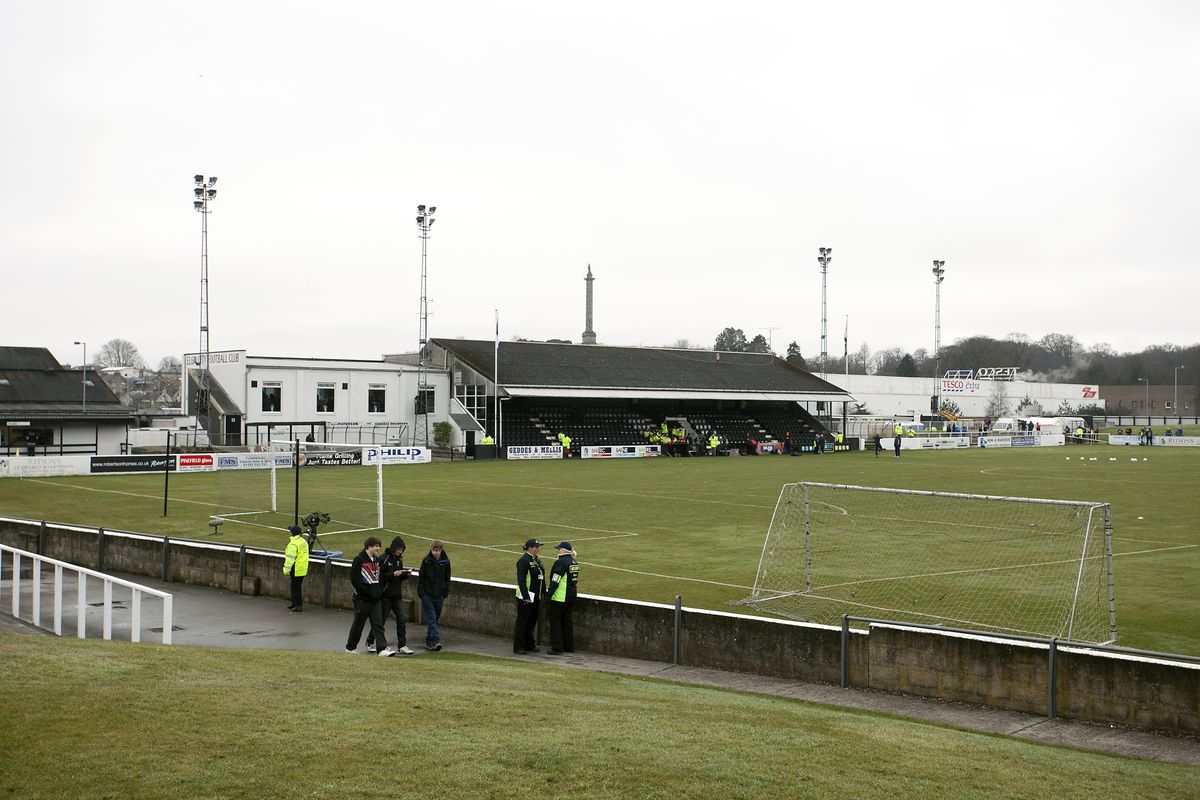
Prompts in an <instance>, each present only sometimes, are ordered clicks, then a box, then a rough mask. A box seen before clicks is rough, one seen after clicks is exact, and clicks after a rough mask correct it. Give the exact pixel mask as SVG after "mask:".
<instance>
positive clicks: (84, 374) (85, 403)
mask: <svg viewBox="0 0 1200 800" xmlns="http://www.w3.org/2000/svg"><path fill="white" fill-rule="evenodd" d="M75 344H81V345H83V413H84V415H85V416H86V415H87V342H76V343H75ZM1175 374H1176V375H1178V374H1179V373H1178V372H1176V373H1175Z"/></svg>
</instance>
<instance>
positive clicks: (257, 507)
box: [214, 441, 384, 534]
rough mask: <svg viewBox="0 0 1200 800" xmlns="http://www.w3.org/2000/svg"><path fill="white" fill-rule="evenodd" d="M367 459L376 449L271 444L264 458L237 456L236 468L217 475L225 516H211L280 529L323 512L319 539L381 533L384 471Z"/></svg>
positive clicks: (374, 460)
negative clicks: (325, 519) (324, 519)
mask: <svg viewBox="0 0 1200 800" xmlns="http://www.w3.org/2000/svg"><path fill="white" fill-rule="evenodd" d="M372 454H374V455H377V454H378V448H377V447H374V446H364V445H361V444H329V443H323V442H297V441H272V442H270V446H269V447H268V448H267V450H266V452H261V453H252V454H242V455H239V456H237V457H236V459H231V460H235V461H237V462H238V465H237V466H236V467H227V468H223V469H221V470H220V482H221V501H222V502H221V505H222V506H223V507H224V509H225V510H223V511H222V513H219V514H215V515H214V516H218V517H222V518H224V519H228V520H230V521H232V522H238V523H242V524H250V525H259V526H264V527H270V528H280V529H284V528H287V526H288V525H291V524H293V522H294V521H298V520H302V519H303V518H304V517H305V516H307V515H308V514H310V513H313V512H322V513H325V514H328V515H329V517H330V521H329V522H328V523H327V524H326V525H325V526H324V527H323V528H322V529H321V532H322V533H330V534H333V533H349V532H353V531H370V530H377V529H380V528H382V527H383V525H384V504H383V465H382V460H381V459H379V458H377V457H372ZM297 464H298V465H299V466H297Z"/></svg>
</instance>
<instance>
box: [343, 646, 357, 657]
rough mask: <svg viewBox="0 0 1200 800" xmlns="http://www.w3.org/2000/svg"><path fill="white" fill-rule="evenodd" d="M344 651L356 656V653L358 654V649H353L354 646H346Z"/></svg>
mask: <svg viewBox="0 0 1200 800" xmlns="http://www.w3.org/2000/svg"><path fill="white" fill-rule="evenodd" d="M346 653H347V654H348V655H352V656H356V655H358V651H357V650H355V649H354V648H352V647H347V648H346Z"/></svg>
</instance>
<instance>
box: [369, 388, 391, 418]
mask: <svg viewBox="0 0 1200 800" xmlns="http://www.w3.org/2000/svg"><path fill="white" fill-rule="evenodd" d="M386 396H387V387H386V386H384V385H383V384H382V383H372V384H371V385H370V386H368V387H367V413H368V414H382V413H383V412H384V411H386V410H387V404H386V403H385V398H386Z"/></svg>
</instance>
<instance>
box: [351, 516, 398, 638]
mask: <svg viewBox="0 0 1200 800" xmlns="http://www.w3.org/2000/svg"><path fill="white" fill-rule="evenodd" d="M382 549H383V542H381V541H379V540H378V539H377V538H375V537H374V536H368V537H367V539H366V541H364V542H363V549H362V552H361V553H359V554H358V555H356V556H355V557H354V561H353V562H352V563H351V564H350V585H351V587H352V588H353V593H354V622H353V623H352V624H351V625H350V636H349V637H348V638H347V639H346V652H347V653H357V652H358V640H359V639H360V638H362V630H363V625H364V624H365V623H366V621H367V620H368V619H369V620H371V634H372V636H373V638H374V639H375V644H376V645H377V646H378V647H379V648H380V649H379V655H381V656H386V657H390V656H394V655H396V648H394V647H388V646H387V634H386V633H384V630H383V603H382V602H381V598H382V596H383V586H382V584H380V582H379V551H381V550H382Z"/></svg>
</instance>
